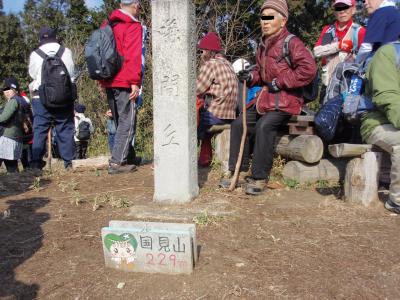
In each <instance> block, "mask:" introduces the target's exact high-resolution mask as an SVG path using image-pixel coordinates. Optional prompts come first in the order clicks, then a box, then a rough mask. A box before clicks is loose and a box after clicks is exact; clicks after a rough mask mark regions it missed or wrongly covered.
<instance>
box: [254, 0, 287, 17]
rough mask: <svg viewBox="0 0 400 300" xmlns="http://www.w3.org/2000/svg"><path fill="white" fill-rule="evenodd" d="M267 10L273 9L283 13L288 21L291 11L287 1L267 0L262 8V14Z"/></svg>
mask: <svg viewBox="0 0 400 300" xmlns="http://www.w3.org/2000/svg"><path fill="white" fill-rule="evenodd" d="M266 8H272V9H273V10H276V11H277V12H279V13H281V15H282V16H284V17H285V18H286V19H287V18H288V17H289V10H288V5H287V2H286V0H267V1H265V2H264V4H263V5H262V6H261V12H262V11H263V10H264V9H266Z"/></svg>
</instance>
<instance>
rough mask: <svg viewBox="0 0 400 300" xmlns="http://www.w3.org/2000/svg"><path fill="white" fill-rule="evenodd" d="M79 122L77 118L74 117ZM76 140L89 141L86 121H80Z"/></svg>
mask: <svg viewBox="0 0 400 300" xmlns="http://www.w3.org/2000/svg"><path fill="white" fill-rule="evenodd" d="M76 118H77V119H78V120H80V118H79V117H76ZM75 136H76V138H77V139H78V140H80V141H88V140H90V124H89V122H86V121H84V120H83V121H81V122H80V123H79V125H78V131H77V132H76V135H75Z"/></svg>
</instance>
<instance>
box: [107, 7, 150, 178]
mask: <svg viewBox="0 0 400 300" xmlns="http://www.w3.org/2000/svg"><path fill="white" fill-rule="evenodd" d="M140 8H141V7H140V0H121V8H120V9H116V10H114V11H113V12H112V13H111V15H110V17H109V20H110V21H111V22H113V23H115V25H114V27H113V31H114V36H115V41H116V44H117V50H118V52H119V53H120V54H121V55H122V56H123V57H124V62H123V65H122V68H121V70H120V71H119V72H118V73H117V75H115V76H114V77H113V78H112V79H110V80H105V81H102V82H101V85H102V86H103V87H104V88H106V92H107V99H108V105H109V107H110V109H111V111H112V115H113V116H114V121H115V124H116V126H117V132H116V134H115V142H114V147H113V149H112V154H111V159H110V165H109V168H108V173H109V174H117V173H126V172H131V171H134V170H135V169H136V166H135V165H129V164H128V163H127V157H128V153H129V148H130V145H131V142H132V138H133V134H134V126H135V118H136V100H137V98H138V96H139V91H140V86H141V82H142V76H143V74H142V35H143V27H142V24H141V23H140V22H139V20H138V17H139V14H140Z"/></svg>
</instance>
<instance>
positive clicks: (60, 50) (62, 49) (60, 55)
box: [56, 45, 65, 58]
mask: <svg viewBox="0 0 400 300" xmlns="http://www.w3.org/2000/svg"><path fill="white" fill-rule="evenodd" d="M64 51H65V48H64V47H63V46H61V45H60V48H58V51H57V53H56V56H58V57H59V58H61V57H62V56H63V54H64Z"/></svg>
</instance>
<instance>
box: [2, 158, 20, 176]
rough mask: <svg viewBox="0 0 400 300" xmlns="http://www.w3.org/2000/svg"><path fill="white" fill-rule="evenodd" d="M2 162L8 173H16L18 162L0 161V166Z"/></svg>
mask: <svg viewBox="0 0 400 300" xmlns="http://www.w3.org/2000/svg"><path fill="white" fill-rule="evenodd" d="M3 162H4V164H5V165H6V169H7V172H8V173H15V172H18V160H8V159H0V166H1V164H2V163H3Z"/></svg>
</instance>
